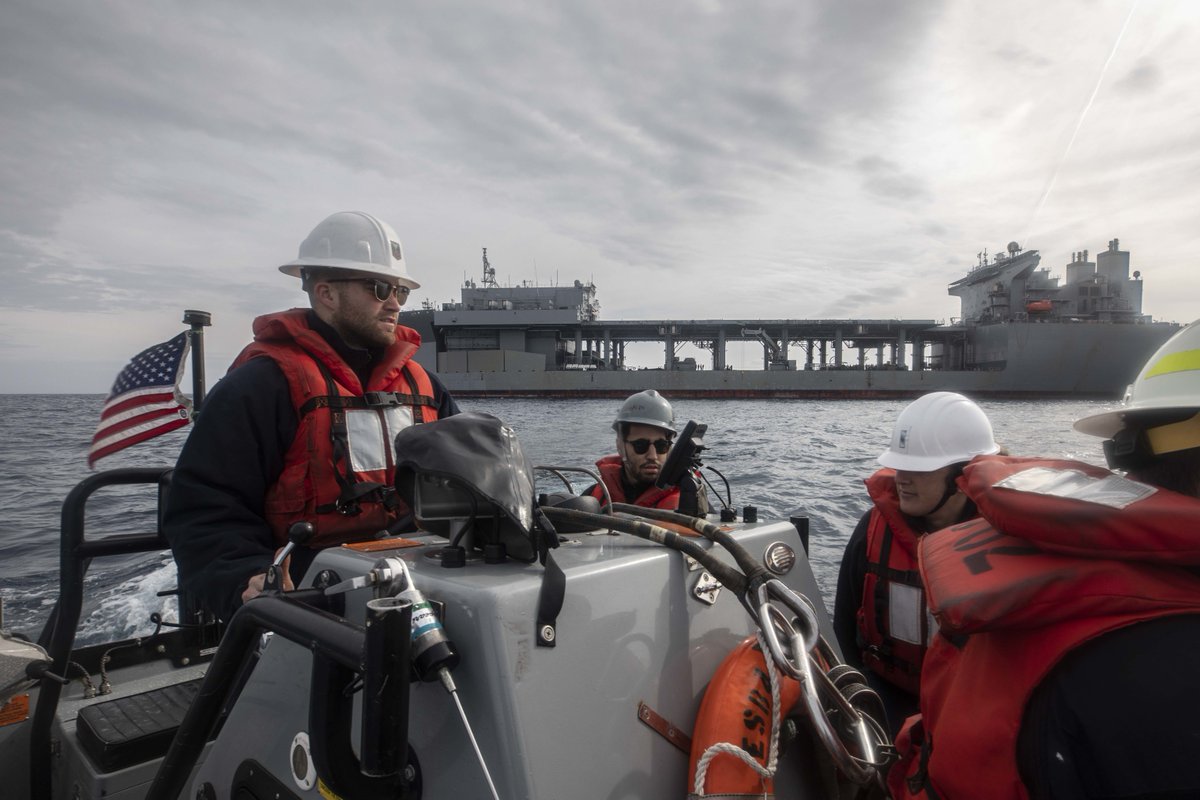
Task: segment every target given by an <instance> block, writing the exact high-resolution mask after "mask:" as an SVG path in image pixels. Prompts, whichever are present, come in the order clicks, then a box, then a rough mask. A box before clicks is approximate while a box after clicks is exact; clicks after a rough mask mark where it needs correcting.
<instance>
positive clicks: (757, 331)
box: [742, 328, 796, 369]
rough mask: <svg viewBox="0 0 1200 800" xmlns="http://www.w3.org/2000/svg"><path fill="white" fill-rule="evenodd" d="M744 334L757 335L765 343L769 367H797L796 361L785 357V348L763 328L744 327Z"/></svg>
mask: <svg viewBox="0 0 1200 800" xmlns="http://www.w3.org/2000/svg"><path fill="white" fill-rule="evenodd" d="M742 336H756V337H758V339H759V340H760V341H762V343H763V347H764V348H765V349H766V355H767V369H795V368H796V364H795V362H794V361H789V360H788V359H786V358H784V357H783V350H782V349H780V347H779V343H778V342H776V341H775V340H774V339H773V338H771V336H770V335H768V334H767V332H766V330H765V329H763V328H742Z"/></svg>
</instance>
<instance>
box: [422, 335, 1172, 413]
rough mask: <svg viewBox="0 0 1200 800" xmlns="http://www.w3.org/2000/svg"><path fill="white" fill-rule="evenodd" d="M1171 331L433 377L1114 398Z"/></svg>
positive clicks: (720, 392) (496, 390) (525, 389)
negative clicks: (824, 361) (909, 357)
mask: <svg viewBox="0 0 1200 800" xmlns="http://www.w3.org/2000/svg"><path fill="white" fill-rule="evenodd" d="M1176 330H1178V326H1176V325H1173V324H1166V323H1152V324H1137V325H1132V324H1130V325H1119V324H1088V323H1069V322H1061V323H1058V322H1045V323H1007V324H997V325H987V326H978V327H974V328H970V329H967V331H968V332H967V337H968V338H967V341H968V359H967V363H972V364H973V365H974V366H975V367H976V368H974V369H964V370H930V369H922V370H918V369H855V368H847V369H813V370H805V369H799V370H786V371H783V370H781V371H773V370H772V371H765V370H720V371H711V370H662V369H643V370H590V371H573V370H531V371H496V372H441V373H439V377H440V378H441V379H442V382H443V383H444V384H445V385H446V387H447V388H448V389H449V390H450V391H451V392H453V393H454V394H455V395H458V396H460V397H497V396H499V397H505V396H508V397H560V398H572V397H624V396H627V395H629V394H630V393H632V392H637V391H641V390H642V389H646V388H654V389H657V390H658V391H660V392H663V393H664V394H666V395H668V396H670V397H673V398H712V399H738V398H808V399H841V398H905V397H915V396H918V395H921V394H924V393H926V392H932V391H956V392H962V393H964V394H968V395H972V396H982V397H994V398H1013V399H1019V398H1081V397H1083V398H1088V397H1092V398H1119V397H1120V396H1121V395H1122V394H1123V392H1124V391H1125V388H1126V387H1127V386H1128V385H1129V384H1130V383H1131V382H1132V381H1133V379H1134V378H1135V377H1136V376H1137V373H1138V370H1139V369H1140V368H1141V366H1142V364H1144V363H1145V361H1146V360H1147V359H1148V358H1149V357H1150V355H1151V354H1152V353H1153V352H1154V351H1155V350H1156V349H1157V348H1158V347H1159V346H1160V345H1162V343H1163V342H1165V341H1166V340H1167V339H1168V338H1169V337H1170V336H1171V334H1172V333H1174V332H1175V331H1176Z"/></svg>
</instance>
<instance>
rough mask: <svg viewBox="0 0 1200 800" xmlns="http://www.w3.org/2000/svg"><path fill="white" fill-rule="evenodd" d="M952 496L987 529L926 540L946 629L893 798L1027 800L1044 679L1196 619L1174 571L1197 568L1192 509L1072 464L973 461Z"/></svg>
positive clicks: (925, 567)
mask: <svg viewBox="0 0 1200 800" xmlns="http://www.w3.org/2000/svg"><path fill="white" fill-rule="evenodd" d="M959 485H960V486H962V487H963V489H964V491H966V493H967V494H968V495H969V496H970V497H971V499H972V500H974V501H975V503H976V505H977V506H978V507H979V509H980V511H981V512H982V513H983V514H984V515H985V517H987V519H976V520H972V521H969V522H964V523H961V524H959V525H955V526H953V527H950V528H947V529H945V530H942V531H939V532H937V533H934V534H929V535H927V536H925V537H922V540H921V543H920V564H921V575H922V577H923V579H924V580H925V583H926V586H927V587H928V592H929V606H930V608H931V609H932V610H933V612H934V614H935V615H936V617H937V619H938V622H939V623H940V625H941V629H940V632H939V633H938V635H937V636H936V637H935V638H934V641H933V644H932V645H931V647H930V649H929V652H928V654H927V655H926V658H925V664H924V668H923V674H922V678H921V711H922V714H921V715H920V716H914V717H911V718H910V719H909V720H908V722H907V723H906V724H905V727H904V729H903V730H902V731H901V733H900V735H899V737H898V738H897V742H896V743H897V747H898V749H899V750H900V752H901V761H900V762H899V763H898V764H896V765H895V766H893V768H892V770H891V772H890V774H889V786H890V788H891V790H892V793H893V796H895V797H897V798H899V797H929V798H960V797H970V798H982V799H984V800H987V799H989V798H997V799H998V800H999V799H1000V798H1003V799H1004V800H1009V799H1010V798H1027V797H1028V796H1029V795H1028V792H1027V790H1026V788H1025V787H1024V785H1022V783H1021V779H1020V775H1019V772H1018V767H1017V739H1018V736H1019V734H1020V730H1021V721H1022V715H1023V712H1024V709H1025V706H1026V705H1027V703H1028V701H1029V699H1030V697H1031V696H1032V694H1033V692H1034V690H1035V689H1036V688H1037V686H1038V685H1039V684H1040V683H1041V681H1042V680H1043V678H1045V676H1046V675H1047V674H1048V673H1049V672H1050V670H1051V669H1053V667H1054V666H1055V665H1056V664H1057V663H1058V662H1059V661H1060V660H1061V659H1062V658H1063V657H1064V656H1065V655H1066V654H1067V653H1068V652H1070V651H1071V650H1072V649H1073V648H1076V647H1078V646H1080V645H1081V644H1083V643H1085V642H1087V641H1089V640H1091V639H1093V638H1095V637H1098V636H1101V635H1103V634H1105V633H1108V632H1110V631H1113V630H1116V629H1118V628H1121V627H1124V626H1126V625H1132V624H1135V623H1138V622H1144V621H1148V620H1152V619H1157V618H1161V617H1167V616H1172V615H1178V614H1198V613H1200V577H1197V576H1195V575H1194V574H1192V573H1191V572H1190V571H1188V570H1184V569H1180V568H1179V566H1180V565H1194V564H1197V563H1200V552H1198V548H1197V547H1196V543H1195V542H1194V541H1192V539H1193V538H1194V535H1195V533H1194V532H1195V530H1196V523H1197V521H1200V501H1198V500H1196V499H1194V498H1190V497H1186V496H1184V495H1179V494H1175V493H1173V492H1168V491H1165V490H1162V489H1154V488H1153V487H1149V486H1145V485H1144V484H1139V483H1135V482H1133V481H1129V480H1126V479H1125V478H1121V477H1119V476H1116V475H1113V474H1112V473H1110V472H1108V471H1107V470H1102V469H1099V468H1098V467H1092V466H1090V465H1086V464H1080V463H1078V462H1072V461H1051V460H1041V459H1025V458H1021V459H1018V458H1004V457H994V456H993V457H982V458H979V459H976V460H975V461H973V462H972V463H971V464H970V465H968V466H967V468H966V470H965V472H964V475H963V477H962V478H961V479H960V483H959ZM1088 498H1090V499H1088ZM997 519H1003V520H1005V521H1006V524H1007V525H1008V526H1009V527H1012V528H1016V529H1018V530H1020V532H1021V537H1020V538H1018V537H1017V536H1011V535H1008V534H1007V533H1002V532H1000V531H998V530H997V529H996V527H994V526H993V524H992V523H993V522H996V521H997ZM1085 543H1086V548H1085ZM1051 550H1054V551H1056V552H1050V551H1051ZM1076 554H1078V555H1076ZM1084 555H1086V557H1080V556H1084Z"/></svg>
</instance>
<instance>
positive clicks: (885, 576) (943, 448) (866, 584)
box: [834, 392, 1000, 731]
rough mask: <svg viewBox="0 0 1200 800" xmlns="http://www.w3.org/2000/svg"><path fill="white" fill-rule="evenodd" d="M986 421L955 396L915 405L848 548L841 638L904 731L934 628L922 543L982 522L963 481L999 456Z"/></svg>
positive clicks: (871, 481) (870, 483)
mask: <svg viewBox="0 0 1200 800" xmlns="http://www.w3.org/2000/svg"><path fill="white" fill-rule="evenodd" d="M999 449H1000V448H999V446H998V445H997V444H996V441H995V439H994V438H993V435H992V425H991V423H990V422H989V421H988V418H987V415H985V414H984V413H983V411H982V410H981V409H980V408H979V406H977V405H976V404H975V403H974V402H972V401H971V400H969V399H967V398H966V397H963V396H962V395H960V394H955V393H954V392H933V393H931V394H927V395H923V396H922V397H919V398H917V399H916V400H914V401H913V402H912V403H910V404H909V405H908V406H907V407H906V408H905V409H904V410H903V411H901V412H900V416H899V417H897V418H896V424H895V425H894V426H893V428H892V438H891V443H890V444H889V445H888V449H887V450H885V451H883V453H882V454H881V455H880V456H879V459H878V461H879V464H880V465H881V466H882V467H883V469H881V470H879V471H877V472H876V473H875V474H874V475H872V476H871V477H870V478H868V479H867V480H866V484H867V493H868V494H869V495H870V497H871V501H872V503H873V505H872V507H871V509H870V510H869V511H867V513H865V514H864V515H863V516H862V519H861V520H859V523H858V527H857V528H856V529H855V530H854V533H853V534H852V535H851V537H850V541H849V543H848V544H847V545H846V551H845V555H844V556H843V557H842V565H841V569H840V571H839V573H838V585H837V595H836V598H835V600H834V632H835V633H836V634H837V639H838V644H839V645H840V646H841V649H842V653H843V656H844V657H845V659H846V662H847V663H848V664H851V665H852V666H855V667H859V668H862V669H864V670H865V674H866V675H867V678H868V681H869V682H870V684H871V686H872V687H873V688H874V689H875V690H876V691H877V692H878V693H879V696H880V698H881V699H882V700H883V702H884V707H885V709H886V711H887V714H888V721H889V724H890V725H891V726H892V728H893V731H895V730H897V729H898V728H899V726H900V723H902V722H903V721H904V719H905V717H907V716H908V715H910V714H912V713H915V712H916V710H917V690H918V686H919V682H920V677H921V663H922V661H923V660H924V657H925V648H926V645H927V643H928V642H929V639H930V638H931V637H932V636H933V633H934V631H935V630H936V624H935V623H934V622H933V621H932V620H931V619H930V617H929V613H928V611H927V609H926V607H925V593H924V590H923V588H922V586H921V579H920V575H919V574H918V572H917V540H918V539H919V538H920V537H921V536H923V535H924V534H925V533H927V532H929V531H935V530H938V529H940V528H944V527H946V526H947V525H953V524H954V523H956V522H961V521H962V520H965V519H970V518H971V517H974V516H975V506H974V505H973V504H972V503H971V502H970V501H969V500H968V499H967V497H966V495H964V494H963V493H962V492H961V491H959V489H958V486H957V484H956V483H955V481H956V479H957V478H958V476H959V475H960V474H961V473H962V467H963V465H964V464H966V463H967V462H968V461H970V460H971V459H972V458H974V457H975V456H977V455H981V454H989V453H995V452H997V451H998V450H999Z"/></svg>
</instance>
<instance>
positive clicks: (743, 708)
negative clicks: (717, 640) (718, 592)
mask: <svg viewBox="0 0 1200 800" xmlns="http://www.w3.org/2000/svg"><path fill="white" fill-rule="evenodd" d="M775 677H776V680H777V683H778V686H779V702H778V706H777V707H778V708H779V709H780V713H781V714H786V713H787V712H788V711H789V710H790V709H792V708H793V707H794V706H795V705H796V703H797V701H799V699H800V682H799V681H797V680H795V679H793V678H790V677H788V676H787V675H784V674H782V673H779V672H778V671H776V675H775ZM771 707H772V702H771V677H770V674H769V673H768V670H767V663H766V659H765V658H764V657H763V653H762V650H761V648H760V646H759V644H758V638H757V637H756V636H750V637H747V638H746V639H743V640H742V642H741V644H739V645H738V646H737V647H735V648H734V649H733V650H732V651H731V652H730V653H729V655H728V656H726V657H725V660H724V661H723V662H721V666H720V667H718V668H717V671H716V673H715V674H714V675H713V677H712V680H711V681H710V682H709V684H708V689H707V690H706V691H705V693H704V699H703V700H702V701H701V702H700V712H699V713H698V714H697V715H696V725H695V728H694V730H693V732H692V752H691V757H690V759H689V761H688V783H687V785H688V790H689V792H688V800H695V799H697V798H701V797H729V796H735V797H737V796H753V797H758V798H766V800H771V798H774V797H775V787H774V780H773V779H772V777H771V776H772V775H773V774H774V767H775V765H774V764H773V763H771V762H772V754H773V753H774V752H777V750H775V749H773V748H772V747H771V736H772V734H773V733H774V735H776V736H778V728H777V726H776V725H774V724H773V721H772V711H771ZM776 747H778V743H776ZM710 749H714V752H713V753H712V754H710V755H709V757H708V759H707V760H706V759H705V754H706V753H708V752H709V750H710ZM738 750H740V751H741V753H737V752H736V751H738ZM751 760H752V761H754V762H755V763H757V764H758V766H759V767H760V768H761V771H760V770H756V769H755V768H754V767H752V766H751V765H750V764H749V763H748V762H749V761H751ZM701 768H703V770H704V772H703V775H702V776H701V778H702V782H701V784H700V785H699V786H697V784H696V773H697V771H698V770H699V769H701Z"/></svg>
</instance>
